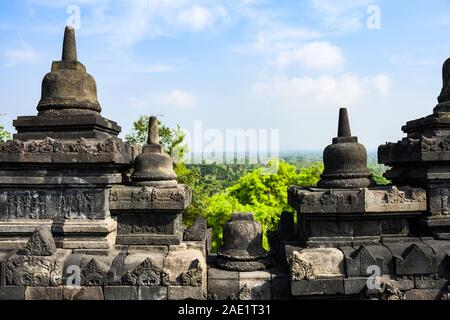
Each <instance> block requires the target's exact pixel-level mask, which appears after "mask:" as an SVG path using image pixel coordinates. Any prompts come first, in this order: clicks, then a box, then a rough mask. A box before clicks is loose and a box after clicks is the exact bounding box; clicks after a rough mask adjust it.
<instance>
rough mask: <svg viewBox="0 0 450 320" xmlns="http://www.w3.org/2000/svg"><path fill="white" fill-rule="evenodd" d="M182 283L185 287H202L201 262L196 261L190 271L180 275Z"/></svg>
mask: <svg viewBox="0 0 450 320" xmlns="http://www.w3.org/2000/svg"><path fill="white" fill-rule="evenodd" d="M180 282H181V285H183V286H192V287H197V286H201V285H202V267H201V266H200V260H198V259H195V260H194V261H193V262H192V264H191V266H190V267H189V270H188V271H186V272H183V273H182V274H181V275H180Z"/></svg>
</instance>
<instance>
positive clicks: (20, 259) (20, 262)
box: [6, 249, 71, 286]
mask: <svg viewBox="0 0 450 320" xmlns="http://www.w3.org/2000/svg"><path fill="white" fill-rule="evenodd" d="M70 252H71V251H70V250H64V249H58V250H57V251H56V253H55V254H53V255H52V256H27V255H21V254H16V255H14V256H12V257H10V258H9V259H8V261H7V263H6V281H7V284H8V285H16V286H59V285H61V284H62V276H63V270H64V262H65V260H66V259H67V257H68V256H69V255H70Z"/></svg>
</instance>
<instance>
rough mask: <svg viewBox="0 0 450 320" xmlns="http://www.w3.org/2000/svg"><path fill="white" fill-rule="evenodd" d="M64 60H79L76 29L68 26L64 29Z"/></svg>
mask: <svg viewBox="0 0 450 320" xmlns="http://www.w3.org/2000/svg"><path fill="white" fill-rule="evenodd" d="M61 60H62V61H77V43H76V39H75V29H74V28H73V27H70V26H66V29H65V30H64V41H63V49H62V59H61Z"/></svg>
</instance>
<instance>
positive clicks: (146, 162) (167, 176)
mask: <svg viewBox="0 0 450 320" xmlns="http://www.w3.org/2000/svg"><path fill="white" fill-rule="evenodd" d="M131 179H132V180H133V182H134V183H136V184H141V185H152V186H153V185H166V186H173V185H176V184H177V181H176V179H177V175H176V174H175V171H174V170H173V161H172V158H171V157H170V156H169V155H168V154H167V153H165V152H164V150H163V148H162V146H161V144H160V143H159V128H158V119H157V118H156V117H150V119H149V123H148V138H147V145H145V146H144V148H143V151H142V153H141V154H140V155H139V156H137V157H136V159H135V161H134V172H133V174H132V176H131Z"/></svg>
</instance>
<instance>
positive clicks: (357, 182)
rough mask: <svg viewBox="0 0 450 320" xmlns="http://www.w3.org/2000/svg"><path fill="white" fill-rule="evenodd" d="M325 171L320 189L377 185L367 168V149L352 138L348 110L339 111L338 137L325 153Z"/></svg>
mask: <svg viewBox="0 0 450 320" xmlns="http://www.w3.org/2000/svg"><path fill="white" fill-rule="evenodd" d="M323 162H324V166H325V170H324V172H323V174H322V177H321V178H322V179H321V180H320V181H319V183H318V184H317V185H318V186H319V187H320V188H336V189H341V188H342V189H347V188H366V187H370V186H372V185H374V184H375V182H374V180H373V179H372V174H371V173H370V171H369V169H368V168H367V151H366V148H365V147H364V146H363V145H362V144H360V143H358V137H355V136H352V134H351V130H350V124H349V120H348V113H347V109H345V108H342V109H340V111H339V127H338V136H337V137H336V138H334V139H333V144H331V145H329V146H328V147H326V148H325V150H324V152H323Z"/></svg>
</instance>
